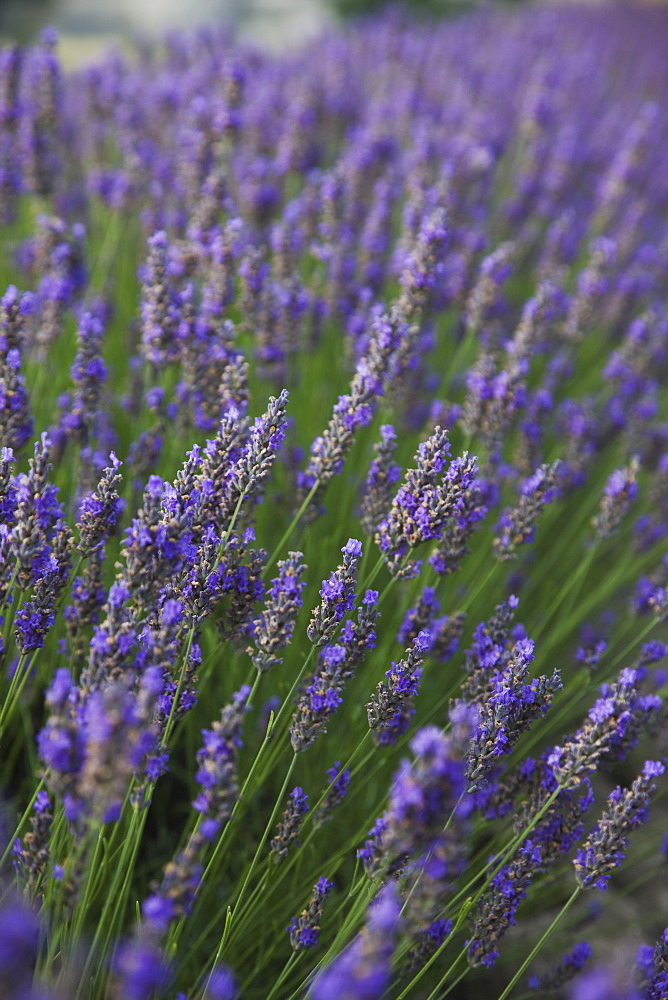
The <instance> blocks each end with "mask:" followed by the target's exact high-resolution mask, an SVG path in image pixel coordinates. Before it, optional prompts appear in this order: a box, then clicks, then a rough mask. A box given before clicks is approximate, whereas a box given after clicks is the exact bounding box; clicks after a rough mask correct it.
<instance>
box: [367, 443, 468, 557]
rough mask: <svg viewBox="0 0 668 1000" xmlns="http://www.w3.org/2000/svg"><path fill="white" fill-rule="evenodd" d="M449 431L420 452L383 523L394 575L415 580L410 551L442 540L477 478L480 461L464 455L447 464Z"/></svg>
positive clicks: (380, 537)
mask: <svg viewBox="0 0 668 1000" xmlns="http://www.w3.org/2000/svg"><path fill="white" fill-rule="evenodd" d="M449 454H450V446H449V444H448V440H447V432H446V431H444V430H442V429H441V428H440V427H437V428H436V429H435V431H434V433H433V434H432V435H431V436H430V437H429V438H428V439H427V440H426V441H424V442H423V443H422V444H421V445H420V446H419V448H418V453H417V455H416V456H415V459H416V466H415V468H414V469H409V470H408V472H407V473H406V476H405V478H404V484H403V485H402V486H400V487H399V490H398V491H397V493H396V495H395V497H394V499H393V501H392V506H391V508H390V512H389V514H388V516H387V517H386V518H385V519H384V520H383V521H381V522H380V524H379V526H378V531H377V532H376V542H377V544H378V546H379V547H380V549H381V551H382V552H383V553H384V554H385V558H386V561H387V565H388V569H389V570H390V572H391V573H392V575H393V576H397V577H403V576H407V575H408V576H411V575H414V574H415V572H416V568H418V567H416V565H411V564H408V565H406V557H407V555H408V553H409V552H410V551H411V550H412V549H414V548H415V547H416V546H418V545H420V544H421V543H422V542H425V541H429V540H430V539H439V538H441V536H442V534H443V530H444V527H445V525H446V523H447V522H448V521H449V519H450V518H452V517H455V516H456V515H457V512H458V511H459V509H460V507H461V504H462V500H463V497H464V495H465V493H466V491H467V490H468V489H470V487H471V485H472V484H473V482H474V481H475V479H476V476H477V472H478V468H477V464H476V459H475V458H471V457H469V455H468V453H467V452H465V453H464V454H463V455H462V457H461V458H455V459H452V460H451V461H450V462H449V463H447V458H448V456H449Z"/></svg>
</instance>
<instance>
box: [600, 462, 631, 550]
mask: <svg viewBox="0 0 668 1000" xmlns="http://www.w3.org/2000/svg"><path fill="white" fill-rule="evenodd" d="M639 469H640V461H639V459H637V458H632V459H631V462H630V464H629V465H628V466H627V467H626V468H624V469H616V470H615V472H613V473H612V475H611V476H610V478H609V479H608V482H607V484H606V487H605V489H604V491H603V496H602V498H601V504H600V509H599V512H598V514H597V515H596V516H595V517H594V518H593V521H592V523H593V525H594V529H595V531H596V537H597V538H610V536H611V535H614V533H615V531H616V530H617V528H618V527H619V525H620V524H621V521H622V519H623V517H624V515H625V514H626V512H627V511H628V509H629V507H630V506H631V504H632V503H633V501H634V500H635V499H636V497H637V495H638V483H637V481H636V478H637V474H638V471H639Z"/></svg>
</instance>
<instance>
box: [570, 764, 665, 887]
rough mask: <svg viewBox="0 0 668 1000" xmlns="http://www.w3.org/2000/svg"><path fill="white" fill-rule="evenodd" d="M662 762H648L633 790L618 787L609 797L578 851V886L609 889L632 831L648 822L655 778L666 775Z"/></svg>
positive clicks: (576, 858)
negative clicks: (605, 806) (612, 876)
mask: <svg viewBox="0 0 668 1000" xmlns="http://www.w3.org/2000/svg"><path fill="white" fill-rule="evenodd" d="M664 771H665V767H664V766H663V764H661V763H660V762H659V761H653V760H648V761H645V766H644V767H643V769H642V773H641V774H640V775H639V777H637V778H636V780H635V781H634V782H633V784H632V786H631V788H626V789H622V788H620V787H619V786H618V787H617V788H616V789H615V790H614V791H613V792H611V794H610V795H609V796H608V808H607V810H606V811H605V812H604V813H603V815H602V816H601V818H600V820H599V821H598V823H597V824H596V826H595V827H594V828H593V830H592V831H591V832H590V834H589V836H588V837H587V839H586V840H585V842H584V844H583V846H582V847H581V848H580V850H579V851H578V852H577V854H576V856H575V859H574V861H573V864H574V866H575V877H576V879H577V883H578V885H579V886H580V887H581V888H583V889H590V888H593V887H594V886H595V887H596V888H597V889H607V887H608V882H609V881H610V873H611V872H612V871H613V870H614V869H615V868H618V867H619V866H620V865H621V863H622V861H623V860H624V858H625V857H626V854H625V851H626V847H627V844H628V838H629V834H630V832H631V830H634V829H635V828H636V827H638V826H640V825H641V824H642V823H644V822H645V820H646V819H647V815H648V810H649V799H650V795H651V793H652V792H653V791H654V789H655V788H656V785H655V784H654V782H653V779H654V778H656V777H658V775H660V774H663V772H664Z"/></svg>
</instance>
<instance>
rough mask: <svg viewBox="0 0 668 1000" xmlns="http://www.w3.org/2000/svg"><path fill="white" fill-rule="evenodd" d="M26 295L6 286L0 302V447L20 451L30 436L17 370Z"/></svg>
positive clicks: (30, 424) (22, 380) (24, 392)
mask: <svg viewBox="0 0 668 1000" xmlns="http://www.w3.org/2000/svg"><path fill="white" fill-rule="evenodd" d="M29 303H30V299H29V297H28V296H27V295H24V296H21V298H19V295H18V292H17V290H16V288H15V287H14V286H13V285H10V286H9V288H8V289H7V291H6V292H5V294H4V295H3V297H2V299H0V447H4V448H16V449H17V450H18V449H19V448H21V447H22V446H23V445H24V444H25V443H26V441H28V440H29V439H30V437H31V435H32V431H33V422H32V417H31V416H30V408H29V401H28V393H27V390H26V384H25V377H24V375H23V372H22V370H21V368H22V363H23V362H22V357H21V349H22V347H23V325H24V316H25V314H26V313H27V312H28V311H29V308H30V307H29Z"/></svg>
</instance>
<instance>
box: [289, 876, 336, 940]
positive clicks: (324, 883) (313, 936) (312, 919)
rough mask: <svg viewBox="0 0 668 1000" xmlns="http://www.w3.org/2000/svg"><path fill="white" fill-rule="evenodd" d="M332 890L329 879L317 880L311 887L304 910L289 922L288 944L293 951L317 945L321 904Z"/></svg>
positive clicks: (332, 884) (331, 883)
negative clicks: (310, 894)
mask: <svg viewBox="0 0 668 1000" xmlns="http://www.w3.org/2000/svg"><path fill="white" fill-rule="evenodd" d="M333 888H334V883H333V882H330V881H329V879H326V878H319V879H318V881H317V882H316V884H315V885H314V886H313V895H312V896H311V901H310V903H309V904H308V906H307V907H306V909H305V910H302V912H301V913H300V915H299V916H298V917H293V918H292V920H291V921H290V926H289V927H288V928H287V930H288V931H289V932H290V944H291V945H292V949H293V951H303V949H304V948H315V947H316V945H317V944H318V936H319V933H320V920H321V918H322V907H323V903H324V901H325V900H326V899H327V896H328V895H329V894H330V892H331V891H332V889H333Z"/></svg>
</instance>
